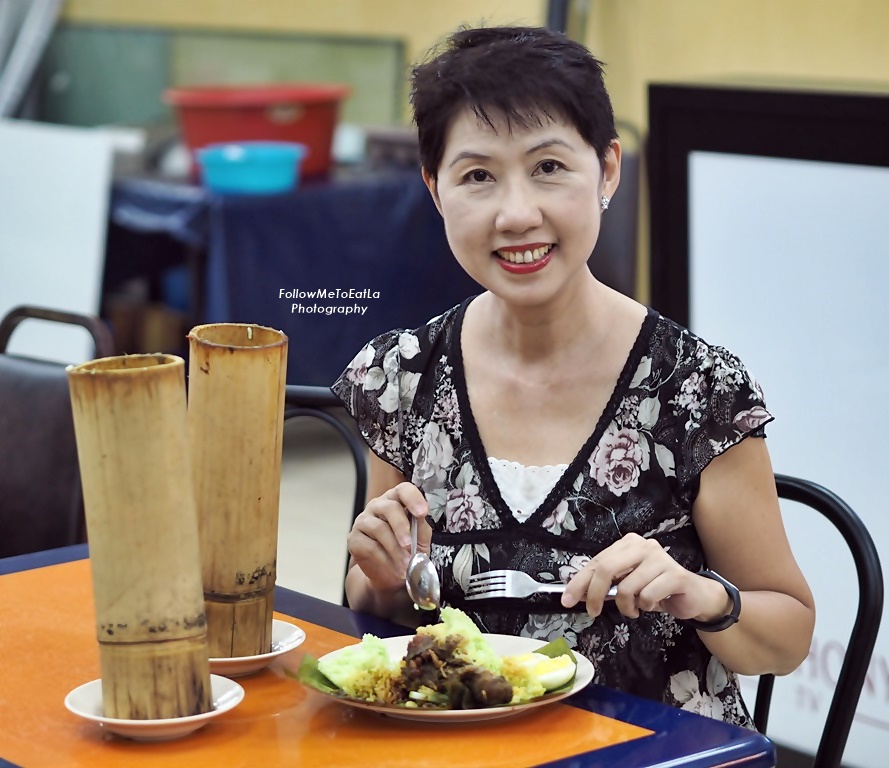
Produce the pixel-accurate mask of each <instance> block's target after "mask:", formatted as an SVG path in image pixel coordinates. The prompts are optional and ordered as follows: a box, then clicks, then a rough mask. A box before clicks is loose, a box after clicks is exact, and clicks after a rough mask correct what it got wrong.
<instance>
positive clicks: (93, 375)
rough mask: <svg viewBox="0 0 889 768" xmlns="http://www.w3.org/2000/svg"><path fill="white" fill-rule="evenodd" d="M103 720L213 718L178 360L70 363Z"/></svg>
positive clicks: (145, 357) (127, 358)
mask: <svg viewBox="0 0 889 768" xmlns="http://www.w3.org/2000/svg"><path fill="white" fill-rule="evenodd" d="M68 383H69V388H70V391H71V404H72V409H73V412H74V429H75V434H76V438H77V455H78V459H79V462H80V474H81V480H82V484H83V498H84V507H85V511H86V523H87V534H88V537H89V543H90V567H91V569H92V575H93V593H94V597H95V604H96V634H97V638H98V641H99V662H100V665H101V670H102V699H103V706H104V713H105V716H106V717H116V718H124V719H135V720H141V719H155V718H170V717H184V716H187V715H195V714H199V713H202V712H209V711H210V710H211V709H212V703H211V696H210V667H209V650H208V645H207V629H206V616H205V612H204V604H203V592H202V587H201V570H200V552H199V541H198V524H197V512H196V510H195V504H194V497H193V495H192V485H191V482H192V480H191V469H190V467H191V462H190V458H189V449H188V431H187V423H186V402H185V361H184V360H183V359H182V358H181V357H176V356H174V355H129V356H123V357H106V358H102V359H99V360H93V361H90V362H87V363H83V364H82V365H78V366H69V368H68Z"/></svg>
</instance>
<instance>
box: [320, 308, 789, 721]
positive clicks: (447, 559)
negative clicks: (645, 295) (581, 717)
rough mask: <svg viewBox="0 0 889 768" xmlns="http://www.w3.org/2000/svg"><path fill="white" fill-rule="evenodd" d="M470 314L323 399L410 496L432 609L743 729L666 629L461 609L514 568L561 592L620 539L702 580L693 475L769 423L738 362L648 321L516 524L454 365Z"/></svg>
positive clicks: (709, 678)
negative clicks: (437, 580) (562, 466)
mask: <svg viewBox="0 0 889 768" xmlns="http://www.w3.org/2000/svg"><path fill="white" fill-rule="evenodd" d="M469 301H471V299H470V300H467V301H466V302H464V303H463V304H461V305H460V306H457V307H454V308H453V309H451V310H449V311H448V312H446V313H444V314H443V315H441V316H439V317H437V318H434V319H433V320H431V321H430V322H429V323H428V324H426V325H425V326H423V327H422V328H418V329H416V330H410V331H409V330H393V331H390V332H388V333H385V334H383V335H381V336H379V337H377V338H376V339H374V340H373V341H371V342H370V343H368V344H367V345H366V346H365V347H364V348H363V349H362V350H361V351H360V352H359V353H358V354H357V355H356V357H355V359H354V360H353V361H352V362H351V363H350V364H349V366H348V368H347V369H346V370H345V371H344V372H343V374H342V375H341V376H340V378H339V379H338V380H337V381H336V383H335V384H334V385H333V387H332V389H333V391H334V392H335V393H336V394H337V395H338V396H339V397H340V398H341V399H342V400H343V402H344V404H345V406H346V408H347V409H348V410H349V411H350V413H351V414H352V416H353V417H354V418H355V419H356V422H357V424H358V427H359V429H360V431H361V433H362V435H363V436H364V438H365V440H366V441H367V443H368V445H369V446H370V448H371V449H372V450H373V451H374V452H375V453H376V454H377V455H378V456H380V457H381V458H382V459H383V460H385V461H387V462H388V463H390V464H391V465H393V466H395V467H397V468H398V469H399V470H401V472H402V473H403V474H404V475H405V476H406V477H409V478H411V480H412V482H413V483H414V484H415V485H417V486H418V487H419V488H421V489H422V490H423V492H424V494H425V496H426V499H427V501H428V503H429V507H430V524H431V525H432V528H433V538H432V558H433V560H434V561H435V563H436V565H437V566H438V569H439V573H440V575H441V578H442V598H443V602H444V603H445V604H448V605H452V606H455V607H458V608H461V609H462V610H464V611H466V612H467V613H468V614H469V615H470V616H472V617H473V619H474V620H475V621H476V623H477V624H478V625H479V626H480V627H481V628H482V629H483V630H484V631H487V632H495V633H503V634H514V635H522V636H526V637H534V638H539V639H540V640H541V641H549V640H552V639H555V638H557V637H559V636H564V637H565V638H566V639H567V640H568V642H569V643H570V644H571V646H572V647H574V648H575V649H577V650H578V651H579V652H580V653H582V654H583V655H585V656H586V657H587V658H589V659H590V660H591V661H592V662H593V664H594V666H595V669H596V682H598V683H601V684H603V685H607V686H610V687H612V688H618V689H621V690H623V691H626V692H629V693H632V694H636V695H639V696H644V697H647V698H650V699H655V700H657V701H662V702H665V703H667V704H670V705H673V706H677V707H682V708H683V709H688V710H692V711H695V712H698V713H700V714H704V715H709V716H711V717H714V718H716V719H720V720H725V721H727V722H731V723H735V724H738V725H742V726H745V727H752V721H751V718H750V716H749V713H748V712H747V709H746V707H745V705H744V703H743V701H742V699H741V695H740V691H739V688H738V681H737V677H736V675H735V674H734V673H733V672H731V671H730V670H728V669H726V668H725V667H724V666H723V665H722V664H721V663H720V662H719V661H718V660H717V659H716V658H715V657H714V656H713V655H712V654H711V653H710V652H709V651H708V650H707V648H706V646H705V645H704V644H703V643H702V642H701V640H700V638H699V637H698V634H697V632H696V631H695V630H694V629H691V628H690V627H687V626H685V625H684V624H683V623H682V622H680V621H678V620H676V619H674V618H673V617H672V616H670V615H669V614H665V613H657V612H651V613H649V612H643V613H642V614H641V615H640V616H639V618H636V619H630V618H627V617H625V616H623V615H622V614H621V613H620V612H619V611H618V610H617V609H616V608H615V606H614V604H613V603H610V602H608V603H606V604H605V608H604V610H603V612H602V614H601V615H600V616H599V617H598V618H596V619H592V618H590V616H589V615H588V614H587V613H586V611H585V610H584V608H583V603H581V604H580V605H579V606H577V607H576V608H575V609H572V610H566V609H565V608H563V607H562V606H561V603H560V602H559V596H558V595H555V596H553V595H534V596H532V597H530V598H527V599H524V600H505V599H503V600H486V601H466V600H465V599H464V588H465V586H466V582H467V579H468V578H469V576H470V575H471V574H474V573H478V572H482V571H488V570H494V569H498V568H513V569H519V570H522V571H525V572H526V573H529V574H531V575H532V576H533V577H534V578H535V579H537V580H539V581H544V582H567V581H568V580H569V579H570V578H571V577H572V576H573V575H574V574H575V573H576V572H577V571H578V570H579V569H580V568H582V567H583V566H584V564H585V563H587V562H588V561H589V560H590V558H592V557H594V556H595V555H596V554H597V553H598V552H600V551H601V550H602V549H604V548H605V547H607V546H609V545H610V544H613V543H614V542H616V541H617V540H618V539H620V538H621V537H623V536H625V535H626V534H628V533H630V532H635V533H637V534H639V535H640V536H644V537H654V538H655V539H657V540H658V541H659V542H660V543H661V545H662V546H663V547H664V548H665V549H667V550H668V551H669V552H670V554H671V555H672V557H673V558H674V559H675V560H676V561H677V562H679V563H680V564H681V565H683V566H684V567H686V568H688V569H690V570H692V571H698V570H700V569H701V568H703V567H705V565H706V563H705V560H704V553H703V550H702V548H701V543H700V541H699V539H698V535H697V532H696V530H695V526H694V522H693V520H692V516H691V510H692V503H693V502H694V499H695V495H696V492H697V488H698V480H699V478H700V474H701V472H702V471H703V470H704V468H705V467H706V466H707V465H708V464H709V463H710V461H711V460H712V459H713V458H714V457H715V456H717V455H719V454H720V453H722V452H723V451H725V450H727V449H728V448H730V447H731V446H733V445H735V444H736V443H738V442H740V441H741V440H743V439H744V438H745V437H748V436H757V437H762V436H764V431H763V427H764V425H765V424H766V423H767V422H769V421H771V419H772V416H771V414H770V413H769V412H768V411H767V410H766V408H765V404H764V402H763V397H762V393H761V391H760V389H759V387H758V385H757V383H756V382H755V381H754V379H753V378H752V377H751V376H750V374H749V373H748V372H747V371H746V370H745V368H744V366H743V365H742V364H741V362H740V361H739V360H738V359H737V358H736V357H735V356H734V355H732V354H731V353H730V352H728V351H727V350H725V349H723V348H721V347H717V346H711V345H709V344H707V343H706V342H704V341H703V340H701V339H700V338H698V337H697V336H695V335H694V334H692V333H691V332H689V331H688V330H686V329H684V328H681V327H680V326H678V325H676V324H675V323H673V322H671V321H670V320H667V319H666V318H664V317H662V316H660V315H659V314H657V313H656V312H655V311H653V310H649V311H648V315H647V317H646V319H645V321H644V322H643V324H642V327H641V330H640V332H639V335H638V337H637V339H636V342H635V344H634V346H633V349H632V350H631V352H630V354H629V357H628V358H627V361H626V363H625V365H624V368H623V371H622V373H621V375H620V377H619V379H618V381H617V383H616V385H615V388H614V391H613V394H612V396H611V399H610V401H609V402H608V404H607V406H606V407H605V410H604V412H603V413H602V416H601V418H600V420H599V423H598V425H597V426H596V428H595V431H594V432H593V434H592V435H591V436H590V438H589V439H588V440H587V442H586V444H585V445H584V446H583V447H582V448H581V449H580V451H579V452H578V454H577V456H576V457H575V459H574V460H573V462H572V463H571V464H570V465H569V467H568V469H567V470H566V471H565V472H564V473H563V475H562V477H561V478H560V479H559V481H558V482H557V483H556V485H555V487H554V488H553V489H552V491H551V492H550V494H549V495H548V496H547V498H546V499H545V500H544V502H543V503H542V504H541V505H540V507H539V508H538V509H537V510H536V511H535V512H534V513H533V514H532V515H530V517H527V518H526V519H524V521H523V522H520V521H519V520H518V519H516V517H515V516H513V515H512V514H511V511H510V509H509V508H508V506H507V505H506V504H505V503H504V502H503V499H502V498H501V495H500V491H499V490H498V487H497V484H496V483H495V482H494V479H493V476H492V474H491V469H490V466H489V464H488V461H487V457H486V456H485V451H484V447H483V445H482V443H481V439H480V437H479V434H478V430H477V428H476V424H475V421H474V420H473V415H472V411H471V409H470V404H469V400H468V395H467V389H466V381H465V377H464V372H463V362H462V354H461V349H460V341H459V340H460V330H461V326H462V321H463V315H464V312H465V309H466V306H467V305H468V303H469Z"/></svg>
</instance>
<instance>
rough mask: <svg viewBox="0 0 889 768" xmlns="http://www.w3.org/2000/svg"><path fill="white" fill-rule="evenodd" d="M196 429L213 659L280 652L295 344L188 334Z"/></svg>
mask: <svg viewBox="0 0 889 768" xmlns="http://www.w3.org/2000/svg"><path fill="white" fill-rule="evenodd" d="M188 339H189V345H190V357H189V366H188V381H189V391H188V426H189V434H190V439H191V451H192V464H193V466H194V484H195V499H196V502H197V509H198V529H199V531H200V540H201V563H202V573H203V580H204V603H205V608H206V613H207V637H208V642H209V645H210V656H211V657H213V658H225V657H237V656H255V655H258V654H262V653H268V652H269V650H270V649H271V637H272V635H271V633H272V610H273V604H274V590H275V578H276V574H277V570H276V568H277V551H278V501H279V497H280V493H281V448H282V441H283V427H284V384H285V380H286V374H287V337H286V336H285V335H284V334H283V333H281V332H280V331H276V330H273V329H272V328H264V327H262V326H256V325H244V324H238V323H220V324H213V325H199V326H197V327H195V328H193V329H192V330H191V332H190V333H189V335H188Z"/></svg>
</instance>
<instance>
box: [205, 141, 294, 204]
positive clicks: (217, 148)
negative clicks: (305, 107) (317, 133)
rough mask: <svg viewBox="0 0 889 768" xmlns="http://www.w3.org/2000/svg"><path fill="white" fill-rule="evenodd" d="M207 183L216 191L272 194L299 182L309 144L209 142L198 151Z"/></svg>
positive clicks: (290, 188) (292, 187) (206, 184)
mask: <svg viewBox="0 0 889 768" xmlns="http://www.w3.org/2000/svg"><path fill="white" fill-rule="evenodd" d="M197 156H198V163H199V165H200V167H201V176H202V178H203V181H204V186H206V187H207V188H208V189H210V190H212V191H214V192H222V193H233V194H241V195H273V194H280V193H282V192H289V191H290V190H292V189H295V188H296V187H297V186H298V185H299V176H300V174H299V169H300V164H301V162H302V159H303V158H304V157H305V156H306V147H305V146H304V145H302V144H294V143H289V142H280V141H239V142H229V143H225V144H210V145H208V146H206V147H204V148H203V149H199V150H198V152H197Z"/></svg>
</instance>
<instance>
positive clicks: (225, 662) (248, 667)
mask: <svg viewBox="0 0 889 768" xmlns="http://www.w3.org/2000/svg"><path fill="white" fill-rule="evenodd" d="M305 639H306V633H305V632H304V631H303V630H302V629H300V628H299V627H297V626H296V625H295V624H291V623H289V622H287V621H281V620H280V619H273V620H272V649H271V650H270V651H269V652H268V653H260V654H258V655H256V656H236V657H234V658H217V659H210V671H211V672H212V673H213V674H216V675H225V676H226V677H243V676H244V675H250V674H253V673H254V672H258V671H259V670H261V669H264V668H265V667H267V666H268V665H269V663H271V661H272V659H274V658H276V657H278V656H280V655H281V654H282V653H287V651H292V650H293V649H294V648H296V647H297V646H299V645H301V644H302V642H303V641H304V640H305Z"/></svg>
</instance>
